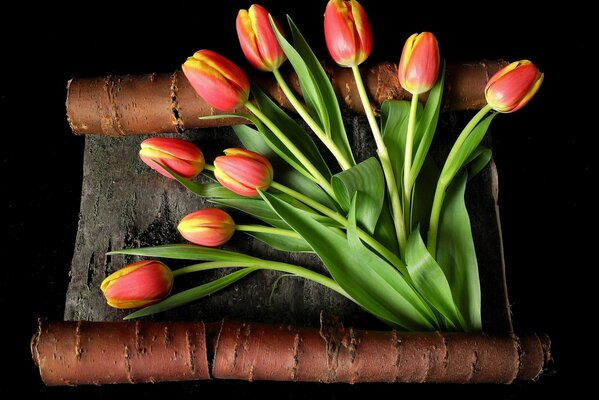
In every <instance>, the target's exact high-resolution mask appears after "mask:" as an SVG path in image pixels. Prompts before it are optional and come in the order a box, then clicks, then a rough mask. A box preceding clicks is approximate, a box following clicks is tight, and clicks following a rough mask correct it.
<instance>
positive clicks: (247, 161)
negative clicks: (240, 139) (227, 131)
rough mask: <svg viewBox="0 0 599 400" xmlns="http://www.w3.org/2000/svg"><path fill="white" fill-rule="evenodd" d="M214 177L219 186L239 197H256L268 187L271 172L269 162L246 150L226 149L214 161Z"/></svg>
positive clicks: (270, 180) (271, 175)
mask: <svg viewBox="0 0 599 400" xmlns="http://www.w3.org/2000/svg"><path fill="white" fill-rule="evenodd" d="M214 176H215V177H216V179H218V181H219V182H220V184H221V185H223V186H224V187H226V188H227V189H229V190H230V191H232V192H233V193H237V194H238V195H240V196H257V195H258V191H257V189H260V190H266V189H268V187H269V186H270V184H271V182H272V177H273V170H272V165H271V164H270V161H268V159H267V158H265V157H264V156H261V155H260V154H258V153H254V152H253V151H249V150H246V149H238V148H233V149H227V150H225V155H224V156H220V157H216V159H215V160H214Z"/></svg>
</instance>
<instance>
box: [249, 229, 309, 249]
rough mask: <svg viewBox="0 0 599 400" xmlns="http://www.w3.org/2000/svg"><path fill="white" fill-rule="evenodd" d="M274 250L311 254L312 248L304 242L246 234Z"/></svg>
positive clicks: (271, 235) (284, 237) (269, 235)
mask: <svg viewBox="0 0 599 400" xmlns="http://www.w3.org/2000/svg"><path fill="white" fill-rule="evenodd" d="M246 233H247V234H248V235H250V236H253V237H255V238H256V239H258V240H260V241H262V242H264V243H266V244H267V245H269V246H270V247H272V248H273V249H275V250H281V251H292V252H301V253H312V252H313V251H312V247H310V245H309V244H308V243H307V242H306V241H305V240H304V239H299V238H292V237H287V236H281V235H274V234H270V233H264V232H246Z"/></svg>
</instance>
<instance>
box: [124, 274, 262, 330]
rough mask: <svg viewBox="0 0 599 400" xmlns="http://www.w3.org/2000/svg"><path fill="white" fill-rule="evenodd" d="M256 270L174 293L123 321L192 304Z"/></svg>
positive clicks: (229, 275) (231, 275)
mask: <svg viewBox="0 0 599 400" xmlns="http://www.w3.org/2000/svg"><path fill="white" fill-rule="evenodd" d="M258 269H259V268H255V267H249V268H243V269H240V270H239V271H235V272H232V273H230V274H228V275H225V276H223V277H222V278H218V279H215V280H213V281H211V282H208V283H205V284H203V285H200V286H197V287H194V288H191V289H187V290H184V291H182V292H179V293H176V294H174V295H172V296H170V297H168V298H166V299H165V300H162V301H161V302H159V303H156V304H152V305H151V306H148V307H145V308H142V309H141V310H138V311H135V312H133V313H131V314H129V315H127V316H126V317H125V318H124V319H125V320H129V319H133V318H139V317H145V316H146V315H152V314H157V313H160V312H163V311H168V310H171V309H173V308H177V307H181V306H183V305H185V304H189V303H192V302H194V301H197V300H200V299H201V298H203V297H206V296H209V295H211V294H212V293H216V292H218V291H219V290H222V289H224V288H226V287H227V286H229V285H231V284H233V283H235V282H237V281H239V280H240V279H242V278H245V277H246V276H247V275H249V274H251V273H252V272H254V271H256V270H258Z"/></svg>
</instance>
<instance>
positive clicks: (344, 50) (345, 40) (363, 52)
mask: <svg viewBox="0 0 599 400" xmlns="http://www.w3.org/2000/svg"><path fill="white" fill-rule="evenodd" d="M324 35H325V39H326V42H327V48H328V49H329V53H330V54H331V57H332V58H333V60H335V62H336V63H337V64H339V65H341V66H343V67H353V66H356V65H360V64H361V63H363V62H364V61H365V60H366V59H367V58H368V56H369V55H370V52H371V51H372V31H371V29H370V23H369V22H368V17H367V16H366V13H365V12H364V9H363V8H362V6H361V5H360V3H358V2H357V1H355V0H349V1H344V0H330V1H329V3H328V4H327V8H326V10H325V13H324Z"/></svg>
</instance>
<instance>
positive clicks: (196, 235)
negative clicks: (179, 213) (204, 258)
mask: <svg viewBox="0 0 599 400" xmlns="http://www.w3.org/2000/svg"><path fill="white" fill-rule="evenodd" d="M177 229H178V230H179V232H180V233H181V236H183V237H184V238H185V239H187V240H189V241H190V242H192V243H195V244H199V245H201V246H208V247H216V246H221V245H223V244H225V243H227V242H228V241H229V239H231V236H233V233H235V222H234V221H233V218H231V216H230V215H229V214H227V213H226V212H225V211H223V210H221V209H218V208H204V209H202V210H198V211H195V212H192V213H191V214H188V215H186V216H185V217H184V218H183V219H182V220H181V222H179V226H177Z"/></svg>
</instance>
